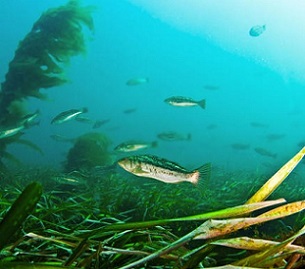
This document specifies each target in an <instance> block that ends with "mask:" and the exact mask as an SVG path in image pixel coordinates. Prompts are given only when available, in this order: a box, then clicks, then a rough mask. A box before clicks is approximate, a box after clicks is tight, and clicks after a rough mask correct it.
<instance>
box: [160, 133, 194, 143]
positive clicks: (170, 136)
mask: <svg viewBox="0 0 305 269" xmlns="http://www.w3.org/2000/svg"><path fill="white" fill-rule="evenodd" d="M157 137H158V138H159V139H161V140H164V141H182V140H191V139H192V135H191V134H187V135H184V134H180V133H177V132H164V133H160V134H158V135H157Z"/></svg>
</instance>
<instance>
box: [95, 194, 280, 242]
mask: <svg viewBox="0 0 305 269" xmlns="http://www.w3.org/2000/svg"><path fill="white" fill-rule="evenodd" d="M283 202H285V199H278V200H272V201H264V202H260V203H253V204H247V205H240V206H235V207H230V208H226V209H221V210H217V211H213V212H207V213H203V214H198V215H193V216H187V217H182V218H173V219H163V220H152V221H142V222H131V223H118V224H112V225H108V226H105V227H102V228H98V229H95V230H93V231H92V232H89V237H91V238H97V237H99V236H100V234H101V233H104V232H107V231H117V230H129V229H142V228H149V227H153V226H157V225H166V224H168V223H172V222H179V221H195V220H207V219H211V218H213V219H222V218H229V217H235V216H240V215H244V214H247V213H250V212H253V211H255V210H258V209H262V208H264V207H268V206H272V205H276V204H280V203H283Z"/></svg>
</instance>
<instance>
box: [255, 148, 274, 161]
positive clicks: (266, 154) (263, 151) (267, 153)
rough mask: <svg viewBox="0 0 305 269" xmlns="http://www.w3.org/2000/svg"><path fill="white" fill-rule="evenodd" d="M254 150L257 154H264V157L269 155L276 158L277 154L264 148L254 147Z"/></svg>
mask: <svg viewBox="0 0 305 269" xmlns="http://www.w3.org/2000/svg"><path fill="white" fill-rule="evenodd" d="M254 150H255V152H256V153H258V154H259V155H262V156H266V157H271V158H276V156H277V154H276V153H272V152H270V151H268V150H266V149H264V148H259V147H258V148H254Z"/></svg>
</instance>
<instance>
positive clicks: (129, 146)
mask: <svg viewBox="0 0 305 269" xmlns="http://www.w3.org/2000/svg"><path fill="white" fill-rule="evenodd" d="M157 146H158V142H157V141H153V142H151V143H146V142H138V141H128V142H124V143H121V144H119V145H118V146H116V147H115V148H114V150H115V151H119V152H131V151H138V150H141V149H146V148H155V147H157Z"/></svg>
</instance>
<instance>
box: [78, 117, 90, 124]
mask: <svg viewBox="0 0 305 269" xmlns="http://www.w3.org/2000/svg"><path fill="white" fill-rule="evenodd" d="M75 120H76V121H78V122H81V123H88V124H92V123H93V122H94V121H93V120H92V119H89V118H88V117H84V116H77V117H75Z"/></svg>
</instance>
